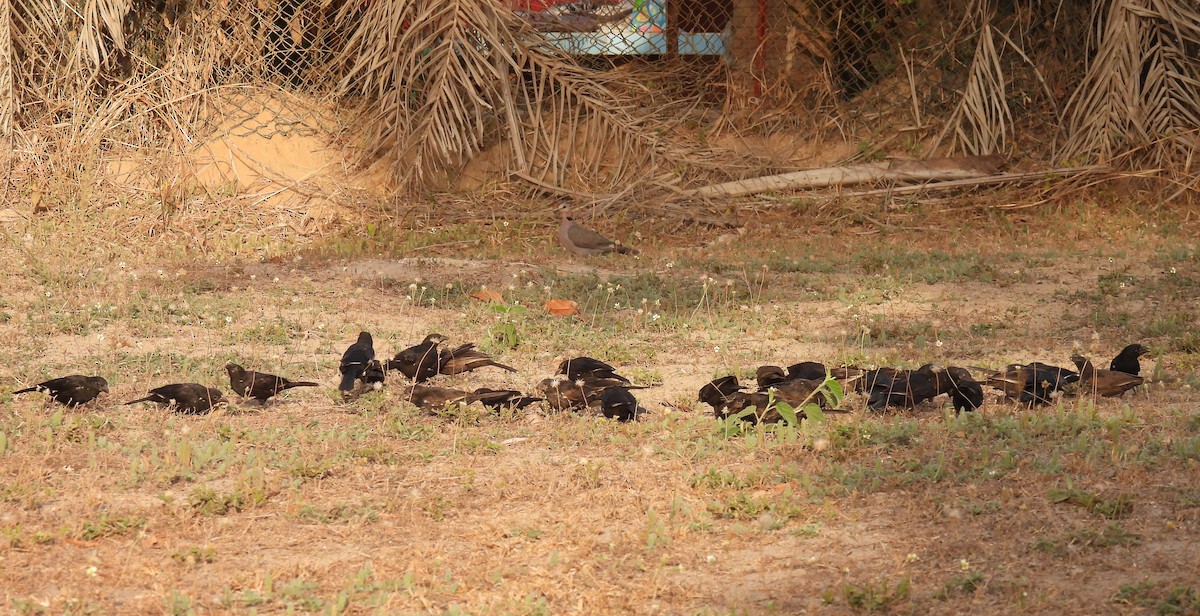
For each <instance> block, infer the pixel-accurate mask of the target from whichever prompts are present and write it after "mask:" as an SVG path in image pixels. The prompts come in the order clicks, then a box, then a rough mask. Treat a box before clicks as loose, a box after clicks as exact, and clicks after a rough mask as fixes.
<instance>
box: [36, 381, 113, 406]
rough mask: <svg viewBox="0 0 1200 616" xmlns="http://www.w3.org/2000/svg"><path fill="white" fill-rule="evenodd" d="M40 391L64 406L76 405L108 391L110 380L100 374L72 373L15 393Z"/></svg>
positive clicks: (85, 402)
mask: <svg viewBox="0 0 1200 616" xmlns="http://www.w3.org/2000/svg"><path fill="white" fill-rule="evenodd" d="M31 391H40V392H44V393H47V394H50V398H51V399H53V400H54V401H55V402H57V403H59V404H62V405H64V406H69V407H76V406H79V405H81V404H87V403H88V402H91V401H92V400H95V399H96V397H97V396H99V395H100V394H101V393H107V392H108V381H106V380H105V379H104V377H100V376H84V375H82V374H72V375H70V376H63V377H59V378H57V379H50V380H49V381H42V382H41V383H38V384H37V385H34V386H33V387H26V388H25V389H18V390H17V391H14V392H13V395H14V396H15V395H18V394H23V393H28V392H31Z"/></svg>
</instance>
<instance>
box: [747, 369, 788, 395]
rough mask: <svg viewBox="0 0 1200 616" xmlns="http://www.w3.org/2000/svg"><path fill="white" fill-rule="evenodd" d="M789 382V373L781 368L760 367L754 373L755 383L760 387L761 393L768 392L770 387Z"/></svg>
mask: <svg viewBox="0 0 1200 616" xmlns="http://www.w3.org/2000/svg"><path fill="white" fill-rule="evenodd" d="M786 380H788V375H787V372H784V370H783V368H780V367H779V366H759V367H758V369H757V370H755V371H754V382H755V384H757V385H758V389H759V391H763V390H766V389H767V388H768V387H771V386H773V385H778V384H779V383H782V382H784V381H786Z"/></svg>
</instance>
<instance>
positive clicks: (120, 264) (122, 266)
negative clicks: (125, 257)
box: [117, 261, 125, 269]
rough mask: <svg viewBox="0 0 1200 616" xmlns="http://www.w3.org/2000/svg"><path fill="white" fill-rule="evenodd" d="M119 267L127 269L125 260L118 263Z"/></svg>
mask: <svg viewBox="0 0 1200 616" xmlns="http://www.w3.org/2000/svg"><path fill="white" fill-rule="evenodd" d="M117 267H119V268H121V269H125V262H124V261H121V262H120V263H118V264H117Z"/></svg>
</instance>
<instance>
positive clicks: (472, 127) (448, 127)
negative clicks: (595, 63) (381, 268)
mask: <svg viewBox="0 0 1200 616" xmlns="http://www.w3.org/2000/svg"><path fill="white" fill-rule="evenodd" d="M356 10H357V7H351V6H348V7H346V8H345V9H343V11H342V12H341V14H339V16H338V21H339V22H341V23H342V24H353V30H352V34H351V35H350V38H349V40H348V42H347V45H346V47H345V49H344V50H343V51H342V55H341V58H342V61H344V62H345V64H346V65H347V66H348V69H347V70H346V73H345V77H344V79H343V81H342V91H343V92H345V93H358V94H362V95H365V96H366V97H367V98H368V99H370V100H371V101H372V103H371V104H372V107H373V112H372V113H371V114H370V115H369V117H368V119H367V121H366V122H364V126H363V128H364V129H365V132H366V133H367V136H368V139H369V141H370V143H371V144H373V147H372V149H371V150H370V151H368V152H367V155H368V156H370V157H375V156H381V155H384V154H387V155H392V156H394V157H395V159H396V161H397V171H398V172H399V175H400V179H401V181H402V183H403V184H406V185H407V186H409V187H415V186H420V185H423V184H426V183H428V182H429V181H430V180H431V179H432V176H433V174H435V173H437V172H441V171H444V170H446V169H449V168H452V167H454V166H455V165H458V164H461V163H462V162H464V161H465V160H467V159H469V158H470V157H471V156H473V155H474V154H476V153H478V152H479V151H480V150H482V149H483V148H485V147H487V146H489V145H491V143H493V142H497V141H500V140H506V141H507V142H508V144H509V146H510V151H511V152H512V155H513V160H512V161H510V164H511V167H512V169H511V170H512V171H515V172H519V173H521V174H523V175H527V176H530V177H534V178H537V179H539V180H545V181H548V182H549V183H552V184H562V183H564V182H565V181H566V179H567V178H566V174H567V173H568V172H569V171H570V170H578V169H579V167H577V166H576V164H577V163H582V168H583V169H586V170H587V172H588V173H589V175H592V176H593V177H595V176H596V175H597V174H599V173H601V172H602V174H603V175H604V176H605V177H606V178H607V179H608V180H609V183H617V182H619V181H620V180H623V179H627V178H631V177H634V176H635V174H634V172H635V171H636V170H637V169H639V168H643V167H644V165H645V164H646V161H647V160H649V159H652V158H654V157H655V156H659V155H662V154H668V153H676V154H677V153H678V151H677V150H675V149H673V146H672V145H671V144H670V143H669V142H668V141H666V140H665V139H664V138H662V137H661V136H660V132H659V131H655V130H653V128H654V127H655V126H656V125H655V124H654V123H653V119H652V118H651V117H650V114H649V113H645V114H642V115H639V113H640V112H639V109H638V107H637V105H635V104H634V103H635V101H636V99H635V98H633V97H632V96H629V95H628V94H626V95H621V94H620V93H619V92H628V91H631V90H633V89H634V85H633V84H634V82H633V81H632V80H630V79H628V78H627V77H623V76H621V75H618V74H616V73H608V74H602V73H593V72H589V71H586V70H584V69H582V68H580V67H579V66H578V65H577V64H576V63H575V62H573V61H572V60H571V59H570V58H569V57H568V56H566V55H565V54H564V53H562V52H560V51H558V50H557V49H555V48H553V47H551V46H550V45H548V44H546V43H545V42H544V41H543V39H541V37H540V35H539V34H537V33H536V32H534V31H533V29H532V28H530V27H529V26H528V25H527V24H525V23H524V22H523V21H521V20H520V19H519V18H517V17H516V16H515V15H514V14H513V12H512V11H511V10H510V9H508V8H506V7H505V6H504V5H503V3H499V2H491V1H480V0H443V1H440V2H424V1H416V0H382V1H380V2H374V3H371V4H370V5H369V6H368V7H367V8H366V9H365V12H364V13H361V14H359V13H356V12H355V11H356ZM617 82H619V84H620V86H621V88H617V87H609V86H610V84H615V83H617ZM658 126H661V125H658Z"/></svg>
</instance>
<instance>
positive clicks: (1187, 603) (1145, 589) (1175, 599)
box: [1113, 580, 1200, 616]
mask: <svg viewBox="0 0 1200 616" xmlns="http://www.w3.org/2000/svg"><path fill="white" fill-rule="evenodd" d="M1113 602H1114V603H1122V604H1125V605H1133V606H1137V607H1144V608H1151V609H1153V610H1154V612H1155V613H1156V614H1161V615H1163V616H1166V615H1174V614H1198V613H1200V589H1198V588H1197V587H1196V586H1188V585H1185V584H1168V583H1156V582H1152V581H1150V580H1143V581H1141V582H1133V583H1129V584H1122V585H1121V586H1120V588H1118V589H1117V594H1116V596H1115V597H1113Z"/></svg>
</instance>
